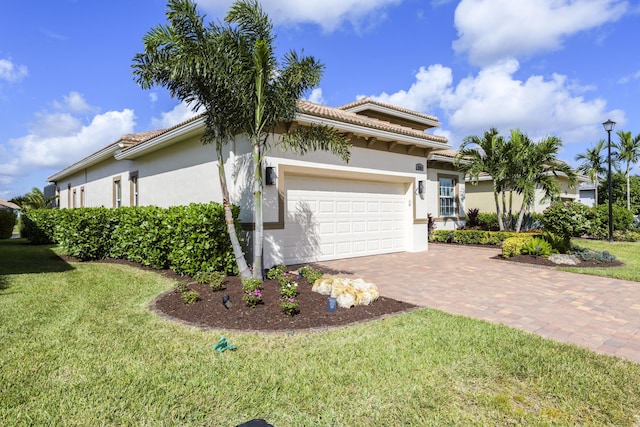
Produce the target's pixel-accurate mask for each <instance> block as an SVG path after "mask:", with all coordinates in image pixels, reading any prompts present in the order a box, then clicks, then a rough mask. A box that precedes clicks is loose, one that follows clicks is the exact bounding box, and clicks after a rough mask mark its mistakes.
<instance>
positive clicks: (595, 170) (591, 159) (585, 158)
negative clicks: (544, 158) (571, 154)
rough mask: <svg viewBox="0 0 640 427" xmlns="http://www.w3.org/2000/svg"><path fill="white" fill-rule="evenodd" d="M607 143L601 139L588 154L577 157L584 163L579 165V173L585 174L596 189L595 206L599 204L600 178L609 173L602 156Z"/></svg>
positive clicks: (589, 149)
mask: <svg viewBox="0 0 640 427" xmlns="http://www.w3.org/2000/svg"><path fill="white" fill-rule="evenodd" d="M605 144H606V141H605V140H604V139H601V140H600V141H598V143H597V144H595V145H594V146H593V147H591V148H588V149H587V151H586V152H584V153H579V154H577V155H576V160H578V161H580V160H581V161H582V162H581V163H580V165H578V172H580V173H583V174H585V175H586V176H587V177H588V178H589V179H590V180H591V182H593V184H594V185H595V187H596V193H595V198H596V200H595V204H596V205H597V204H598V186H599V184H600V177H601V176H603V175H604V174H605V173H607V170H606V169H605V168H604V163H605V159H604V156H603V154H602V150H604V147H605Z"/></svg>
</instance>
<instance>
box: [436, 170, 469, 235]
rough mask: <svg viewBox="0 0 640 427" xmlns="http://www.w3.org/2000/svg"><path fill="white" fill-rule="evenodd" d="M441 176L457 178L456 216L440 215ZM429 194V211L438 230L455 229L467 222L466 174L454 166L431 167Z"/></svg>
mask: <svg viewBox="0 0 640 427" xmlns="http://www.w3.org/2000/svg"><path fill="white" fill-rule="evenodd" d="M440 177H453V178H455V180H456V200H455V206H456V208H457V209H456V211H457V216H455V217H440V187H439V178H440ZM427 196H428V198H427V211H428V213H430V214H431V215H432V216H433V218H434V219H435V222H436V229H437V230H455V229H456V228H458V227H461V226H463V225H464V224H465V216H466V213H465V212H466V207H467V199H466V197H467V186H466V185H465V182H464V174H462V173H460V172H457V171H456V170H454V169H453V168H452V167H449V168H447V169H444V168H436V167H430V168H429V169H428V170H427Z"/></svg>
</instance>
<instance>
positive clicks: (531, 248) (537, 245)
mask: <svg viewBox="0 0 640 427" xmlns="http://www.w3.org/2000/svg"><path fill="white" fill-rule="evenodd" d="M553 252H554V250H553V247H552V246H551V244H550V243H549V242H547V241H546V240H544V239H542V238H540V237H532V238H531V239H529V240H527V241H526V242H525V243H524V245H523V246H522V253H523V254H529V255H536V256H541V257H544V258H546V257H548V256H549V255H551V254H552V253H553Z"/></svg>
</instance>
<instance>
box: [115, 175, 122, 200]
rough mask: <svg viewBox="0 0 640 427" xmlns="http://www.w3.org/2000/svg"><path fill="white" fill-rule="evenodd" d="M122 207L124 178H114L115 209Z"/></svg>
mask: <svg viewBox="0 0 640 427" xmlns="http://www.w3.org/2000/svg"><path fill="white" fill-rule="evenodd" d="M121 206H122V178H121V177H120V175H118V176H114V177H113V207H114V208H119V207H121Z"/></svg>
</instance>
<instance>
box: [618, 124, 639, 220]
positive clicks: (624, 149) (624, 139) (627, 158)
mask: <svg viewBox="0 0 640 427" xmlns="http://www.w3.org/2000/svg"><path fill="white" fill-rule="evenodd" d="M616 134H617V135H618V142H617V143H614V144H613V145H614V146H615V147H616V150H617V153H616V160H617V161H619V162H625V170H624V174H625V176H626V177H627V209H628V210H631V185H630V183H629V172H630V171H631V165H632V164H634V163H637V162H638V158H640V134H638V135H636V137H635V138H634V137H632V136H631V132H625V131H621V130H619V131H618V132H616Z"/></svg>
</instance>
